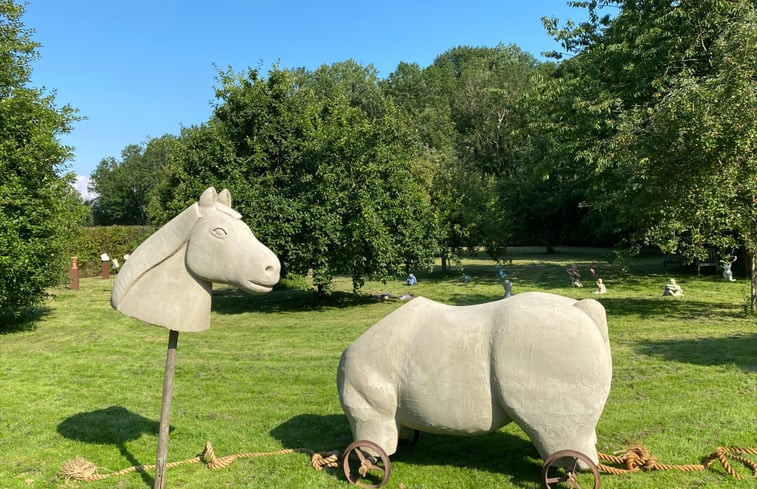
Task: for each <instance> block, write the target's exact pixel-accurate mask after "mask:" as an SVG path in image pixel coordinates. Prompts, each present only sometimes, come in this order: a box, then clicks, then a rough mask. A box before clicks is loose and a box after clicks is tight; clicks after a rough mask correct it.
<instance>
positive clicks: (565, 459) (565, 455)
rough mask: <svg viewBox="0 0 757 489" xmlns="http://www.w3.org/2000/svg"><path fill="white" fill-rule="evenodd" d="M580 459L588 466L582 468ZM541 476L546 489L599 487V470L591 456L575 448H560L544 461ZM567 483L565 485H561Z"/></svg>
mask: <svg viewBox="0 0 757 489" xmlns="http://www.w3.org/2000/svg"><path fill="white" fill-rule="evenodd" d="M579 461H580V462H583V463H584V464H586V466H588V468H589V470H582V469H581V468H580V467H579ZM541 478H542V482H543V484H544V488H545V489H553V488H557V487H570V488H574V489H584V488H593V489H599V470H598V469H597V466H596V465H595V464H594V462H592V461H591V459H590V458H589V457H587V456H586V455H584V454H583V453H581V452H577V451H575V450H560V451H559V452H555V453H553V454H552V455H550V456H549V457H547V460H545V461H544V467H543V468H542V469H541ZM560 483H565V484H564V485H559V484H560Z"/></svg>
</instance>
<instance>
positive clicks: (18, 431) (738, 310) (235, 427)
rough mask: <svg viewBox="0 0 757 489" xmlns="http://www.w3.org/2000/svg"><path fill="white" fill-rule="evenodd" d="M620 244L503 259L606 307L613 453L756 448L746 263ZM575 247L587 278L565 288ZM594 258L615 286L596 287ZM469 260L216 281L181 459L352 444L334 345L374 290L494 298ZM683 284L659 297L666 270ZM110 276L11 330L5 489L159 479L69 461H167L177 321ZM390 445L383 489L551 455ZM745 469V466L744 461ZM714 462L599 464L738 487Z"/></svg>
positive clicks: (371, 317)
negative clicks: (392, 273)
mask: <svg viewBox="0 0 757 489" xmlns="http://www.w3.org/2000/svg"><path fill="white" fill-rule="evenodd" d="M610 251H611V250H608V249H601V248H558V253H556V254H545V253H544V252H543V249H542V248H531V247H523V248H513V249H512V250H511V253H512V263H506V264H504V269H505V271H506V272H507V274H508V278H509V279H510V280H512V281H513V283H514V288H513V292H514V293H516V294H517V293H521V292H525V291H531V290H542V291H546V292H552V293H557V294H561V295H565V296H568V297H573V298H576V299H580V298H587V297H593V298H596V299H598V300H600V302H602V304H603V305H604V306H605V308H606V310H607V315H608V323H609V330H610V342H611V346H612V353H613V384H612V391H611V393H610V397H609V399H608V402H607V405H606V407H605V410H604V413H603V415H602V418H601V419H600V421H599V425H598V427H597V434H598V444H597V448H598V450H599V451H600V452H604V453H613V452H616V451H622V450H623V449H625V448H627V447H628V446H630V445H631V444H634V443H641V444H643V445H645V446H646V447H647V448H648V449H649V451H650V452H651V453H653V454H654V455H655V456H656V457H657V458H658V460H659V461H660V462H661V463H666V464H698V463H701V462H702V459H703V458H704V457H706V456H708V455H709V454H710V453H712V452H713V451H714V449H715V448H716V447H718V446H739V447H757V375H756V374H757V318H755V316H749V315H748V314H746V304H747V300H748V293H749V288H748V280H747V279H746V277H744V276H743V275H738V274H737V276H736V278H737V282H733V283H729V282H725V281H723V280H722V278H721V277H719V276H716V275H702V276H697V275H696V274H694V273H692V271H691V269H690V268H689V267H683V266H680V265H677V266H675V267H674V268H672V269H668V270H665V268H664V267H663V261H662V256H661V255H659V254H658V253H655V252H653V251H647V252H645V253H644V254H642V255H640V256H638V257H635V258H634V259H633V260H631V261H630V262H627V263H623V264H620V263H611V262H609V261H608V257H609V256H610ZM572 264H576V265H577V266H578V267H579V268H580V270H581V273H582V279H583V282H584V285H585V286H584V288H581V289H574V288H571V287H570V281H569V277H568V274H567V273H566V270H567V268H568V267H569V266H570V265H572ZM591 264H596V269H597V272H598V276H600V277H602V278H603V280H604V282H605V283H606V284H607V288H608V293H607V294H605V295H602V296H596V295H593V294H592V291H593V290H594V288H595V287H594V284H593V281H592V280H591V279H590V276H589V272H588V267H589V266H590V265H591ZM462 271H464V272H465V273H466V274H468V275H470V277H471V281H470V282H469V283H464V282H462V281H461V280H460V271H457V270H456V271H454V272H442V271H440V270H439V268H438V266H437V267H436V268H435V269H434V270H433V271H431V272H427V271H418V272H417V273H416V275H417V276H418V279H419V282H418V285H416V286H415V287H408V286H406V285H405V284H404V281H402V280H399V279H398V280H396V281H392V282H387V283H382V282H374V281H367V282H366V285H365V287H364V288H363V290H362V295H361V296H354V295H353V294H351V292H350V291H351V281H350V280H349V278H346V277H339V278H338V279H337V280H336V281H335V287H334V292H333V293H332V295H331V296H330V297H329V298H327V299H326V300H318V299H317V298H316V297H315V294H314V293H313V292H312V291H311V290H303V289H299V288H282V289H280V290H275V291H274V292H272V293H270V294H268V295H264V296H247V295H245V294H243V293H241V292H238V291H236V290H235V289H231V288H228V287H223V286H222V287H215V288H214V298H213V306H212V318H211V328H210V330H208V331H206V332H203V333H196V334H190V333H182V334H181V335H180V337H179V343H178V355H177V363H176V378H175V386H174V395H173V406H172V411H171V436H170V442H169V447H168V460H169V462H172V461H177V460H185V459H189V458H191V457H194V456H195V455H197V453H199V452H200V451H201V450H202V448H203V446H204V444H205V442H206V441H210V442H212V444H213V447H214V448H215V451H216V454H217V455H218V456H223V455H229V454H236V453H244V452H258V451H260V452H263V451H275V450H281V449H288V448H308V449H312V450H315V451H330V450H343V449H344V448H345V447H346V446H347V445H348V444H349V443H350V442H351V441H352V439H351V434H350V430H349V425H348V423H347V420H346V417H345V415H344V413H343V411H342V409H341V406H340V404H339V398H338V393H337V389H336V380H335V378H336V368H337V363H338V360H339V356H340V354H341V352H342V351H343V350H344V348H346V347H347V346H348V345H349V344H350V343H351V342H352V341H354V340H355V339H356V338H357V337H358V336H360V334H362V332H364V331H365V330H366V329H367V328H369V327H370V326H371V325H372V324H374V323H375V322H376V321H378V320H379V319H381V318H382V317H384V316H386V315H387V314H389V313H390V312H391V311H393V310H394V309H396V308H397V307H400V306H401V305H402V304H403V303H404V302H403V301H399V300H380V299H377V298H376V296H379V295H381V294H385V293H388V294H390V295H391V296H393V297H398V296H401V295H403V294H406V293H410V292H411V293H413V294H415V295H418V296H425V297H427V298H430V299H433V300H437V301H439V302H443V303H447V304H452V305H468V304H477V303H483V302H488V301H492V300H497V299H500V298H501V297H502V295H503V288H502V281H501V279H500V278H499V277H497V275H496V273H495V270H494V262H492V261H491V260H489V259H487V258H486V257H485V256H484V255H483V254H482V255H471V256H466V257H464V258H463V260H462ZM671 277H672V278H675V279H676V280H677V281H678V282H679V284H681V286H682V287H683V289H684V296H683V297H680V298H672V297H662V295H661V293H662V288H663V286H664V284H665V282H666V281H667V279H668V278H671ZM111 286H112V281H111V280H103V279H99V278H88V279H82V280H81V289H80V290H78V291H73V290H68V289H67V288H66V287H61V288H58V289H55V290H53V291H51V293H52V295H51V297H50V298H49V299H48V300H47V301H46V302H45V304H44V308H43V309H42V310H41V312H40V314H39V315H38V316H37V317H35V318H34V320H33V321H30V322H28V323H26V324H24V325H21V326H18V327H13V328H8V329H7V330H6V331H5V332H3V330H2V329H0V372H2V376H1V377H0V378H2V391H3V394H2V399H1V400H0V456H1V457H2V460H3V461H4V463H3V464H0V488H2V489H5V488H9V489H15V488H62V487H74V488H84V487H87V488H93V489H99V488H106V487H107V488H111V487H117V488H146V487H152V482H153V477H154V471H146V472H141V473H130V474H126V475H121V476H116V477H113V478H109V479H105V480H102V481H93V482H77V481H66V480H64V479H62V478H61V477H60V476H59V475H58V472H59V470H60V469H61V467H62V465H63V464H64V462H66V461H67V460H70V459H73V458H74V457H76V456H82V457H84V458H86V459H87V460H89V461H90V462H92V463H94V464H95V465H97V467H98V468H99V469H100V472H101V473H105V472H107V471H116V470H120V469H123V468H126V467H129V466H133V465H149V464H153V463H155V450H156V446H157V426H158V422H159V415H160V402H161V389H162V382H163V367H164V363H165V352H166V344H167V339H168V334H167V331H166V330H165V329H163V328H159V327H155V326H150V325H146V324H144V323H140V322H139V321H136V320H133V319H131V318H128V317H126V316H123V315H121V314H119V313H118V312H116V311H114V310H113V309H111V307H110V305H109V302H108V300H109V296H110V289H111ZM391 460H392V476H391V479H390V480H389V482H388V484H387V486H386V487H387V488H391V489H394V488H401V487H402V488H406V489H426V488H428V489H431V488H447V487H449V488H458V487H459V488H476V489H478V488H495V487H496V488H521V487H525V488H538V487H540V481H539V478H540V477H539V476H540V471H541V464H542V460H541V458H540V456H539V454H538V453H537V452H536V449H535V448H534V447H533V445H532V444H531V442H530V440H529V439H528V438H527V437H526V435H525V434H524V433H523V432H522V430H520V428H518V427H517V426H516V425H514V424H511V425H508V426H507V427H505V428H503V429H501V430H499V431H497V432H495V433H492V434H489V435H485V436H480V437H452V436H441V435H431V434H425V433H424V434H422V435H421V437H420V440H419V442H418V443H417V444H416V445H414V446H412V447H407V448H401V449H400V450H399V451H398V452H397V453H396V454H395V455H393V456H392V457H391ZM734 467H735V468H736V470H737V471H739V473H741V474H742V475H744V476H745V477H746V478H747V479H749V478H751V473H750V471H748V470H746V469H745V468H744V467H740V466H737V465H734ZM752 483H753V481H749V480H746V481H738V480H737V479H736V478H734V477H731V476H729V475H727V474H726V473H725V472H724V471H723V469H722V468H721V467H719V466H715V467H713V468H711V469H709V470H707V471H705V472H695V473H683V472H679V471H664V472H650V473H636V474H629V475H605V474H603V475H602V487H603V488H610V489H612V488H649V487H665V488H681V489H683V488H732V487H733V488H735V487H748V486H749V485H751V484H752ZM167 487H170V488H205V487H230V488H264V487H265V488H270V487H283V488H290V487H291V488H300V487H308V488H310V487H314V488H340V487H341V488H347V487H353V486H351V485H350V484H349V483H347V482H346V481H345V480H344V478H343V476H342V473H341V470H339V469H327V470H325V471H321V472H318V471H315V470H313V469H312V467H310V465H309V457H308V456H307V455H305V454H301V453H295V454H289V455H277V456H269V457H259V458H250V459H242V460H238V461H236V462H234V463H233V464H232V465H231V466H229V467H227V468H223V469H217V470H209V469H207V468H206V467H204V466H203V465H202V464H192V465H182V466H179V467H175V468H171V469H169V470H168V472H167Z"/></svg>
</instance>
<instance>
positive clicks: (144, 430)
mask: <svg viewBox="0 0 757 489" xmlns="http://www.w3.org/2000/svg"><path fill="white" fill-rule="evenodd" d="M159 428H160V422H159V421H152V420H150V419H147V418H145V417H143V416H141V415H139V414H136V413H132V412H131V411H129V410H128V409H126V408H124V407H122V406H110V407H108V408H105V409H98V410H96V411H90V412H86V413H78V414H74V415H73V416H70V417H68V418H66V419H64V420H63V421H62V422H61V423H60V424H59V425H58V428H57V431H58V433H60V434H61V435H63V436H64V437H66V438H68V439H71V440H77V441H82V442H85V443H97V444H103V445H114V446H116V448H118V451H119V452H120V453H121V456H123V457H124V458H126V460H128V461H129V463H130V464H131V465H133V466H140V465H143V463H141V462H140V461H139V460H137V459H136V457H134V455H133V454H132V453H131V452H129V450H128V449H127V448H126V442H128V441H132V440H136V439H138V438H139V437H140V436H142V435H143V434H150V435H155V434H157V433H158V429H159ZM169 430H172V428H169ZM150 464H152V462H150ZM139 473H140V475H141V477H142V480H143V481H144V482H145V484H149V485H150V487H152V486H153V484H154V482H155V480H154V478H153V477H152V476H151V475H150V474H148V473H147V472H145V471H143V470H140V471H139Z"/></svg>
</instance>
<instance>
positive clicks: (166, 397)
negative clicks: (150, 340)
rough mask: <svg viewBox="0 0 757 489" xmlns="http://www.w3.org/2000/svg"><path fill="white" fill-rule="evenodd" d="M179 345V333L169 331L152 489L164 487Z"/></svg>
mask: <svg viewBox="0 0 757 489" xmlns="http://www.w3.org/2000/svg"><path fill="white" fill-rule="evenodd" d="M178 343H179V332H178V331H174V330H170V332H169V333H168V351H167V352H166V371H165V374H164V376H163V402H162V403H161V408H160V429H159V430H158V454H157V457H156V459H155V485H154V486H153V488H154V489H165V487H166V456H167V454H168V432H169V427H170V424H169V420H170V417H171V395H172V392H173V373H174V367H175V366H176V345H177V344H178Z"/></svg>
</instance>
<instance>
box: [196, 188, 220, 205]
mask: <svg viewBox="0 0 757 489" xmlns="http://www.w3.org/2000/svg"><path fill="white" fill-rule="evenodd" d="M217 200H218V194H217V193H216V189H215V188H213V187H208V188H207V189H206V190H205V191H204V192H203V193H202V195H200V207H210V206H212V205H215V203H216V201H217Z"/></svg>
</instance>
